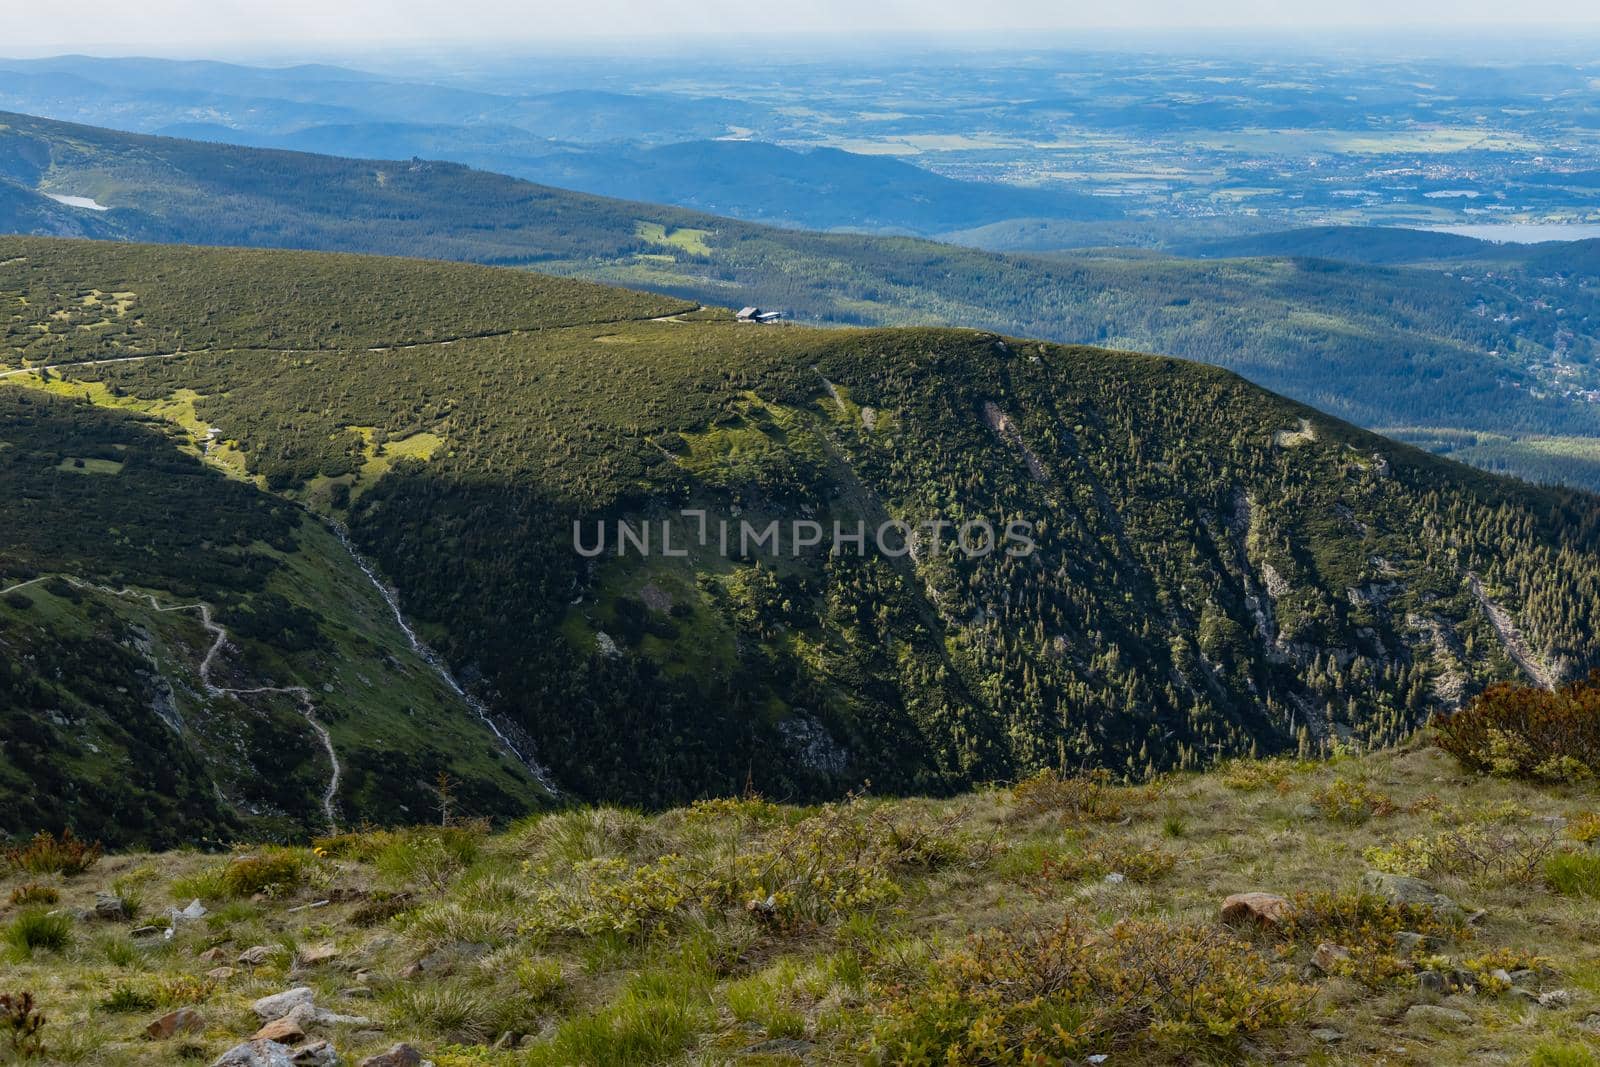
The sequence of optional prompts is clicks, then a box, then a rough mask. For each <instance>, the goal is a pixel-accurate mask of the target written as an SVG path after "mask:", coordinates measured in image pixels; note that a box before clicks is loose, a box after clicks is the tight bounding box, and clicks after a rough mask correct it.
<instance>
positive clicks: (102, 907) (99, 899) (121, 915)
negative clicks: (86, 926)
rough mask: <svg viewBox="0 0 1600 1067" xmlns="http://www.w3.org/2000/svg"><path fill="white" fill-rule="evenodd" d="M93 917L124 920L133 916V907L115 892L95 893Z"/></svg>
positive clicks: (107, 920)
mask: <svg viewBox="0 0 1600 1067" xmlns="http://www.w3.org/2000/svg"><path fill="white" fill-rule="evenodd" d="M94 917H95V918H96V919H101V920H104V921H105V922H124V921H126V920H128V919H131V918H133V908H132V906H130V905H129V904H128V902H127V901H126V900H123V899H122V898H121V897H119V896H117V894H115V893H96V894H95V895H94Z"/></svg>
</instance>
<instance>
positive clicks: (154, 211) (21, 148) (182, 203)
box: [0, 115, 1600, 484]
mask: <svg viewBox="0 0 1600 1067" xmlns="http://www.w3.org/2000/svg"><path fill="white" fill-rule="evenodd" d="M0 137H3V138H5V139H6V140H7V142H8V143H10V144H11V145H12V146H13V147H14V148H15V149H16V155H17V158H18V160H19V161H20V162H19V164H18V168H19V174H18V176H17V177H18V180H21V181H23V182H24V183H25V184H27V183H43V184H47V185H49V186H50V187H52V188H59V189H71V190H73V191H76V192H78V193H83V194H88V195H94V196H96V197H97V198H99V199H100V200H101V201H102V202H104V203H108V204H112V205H114V206H115V208H116V209H117V210H113V211H111V212H109V213H107V214H106V215H105V217H104V218H103V219H102V220H100V221H99V222H97V225H100V226H102V227H103V228H105V227H109V229H107V230H106V232H108V233H114V234H117V235H120V236H124V237H128V238H132V239H141V240H161V241H196V242H204V243H208V244H241V245H267V246H274V247H311V248H330V249H342V250H351V251H367V252H380V253H387V254H402V255H424V256H430V257H436V258H441V259H465V260H476V261H479V262H487V263H496V264H509V265H527V266H536V267H537V268H538V269H541V270H545V271H549V272H553V273H569V274H580V275H583V276H585V277H590V278H595V279H598V280H603V281H610V282H615V283H618V284H624V285H629V286H633V287H636V288H645V289H652V290H656V291H660V292H666V293H670V294H673V295H677V296H684V297H689V298H692V299H696V300H703V301H706V302H709V303H714V304H718V305H732V306H740V305H742V304H752V303H753V304H761V305H765V306H774V307H780V308H785V309H787V310H788V311H789V312H790V313H791V314H793V315H796V316H798V317H801V318H805V319H810V320H814V321H823V322H839V323H857V324H882V325H905V324H913V323H914V324H959V325H964V326H971V327H976V328H982V329H992V330H996V331H1000V332H1004V333H1013V334H1020V335H1025V336H1034V337H1043V338H1047V339H1051V340H1057V341H1064V342H1073V343H1093V344H1109V345H1118V346H1125V347H1130V348H1135V349H1140V350H1146V351H1158V352H1166V353H1171V354H1173V355H1178V356H1182V357H1184V358H1188V359H1198V360H1203V361H1206V362H1212V363H1216V364H1219V365H1222V366H1226V367H1229V368H1230V369H1233V370H1236V371H1239V372H1240V373H1243V374H1245V375H1246V376H1247V377H1250V378H1251V379H1252V380H1253V381H1257V382H1259V383H1260V384H1262V385H1265V386H1267V387H1268V388H1272V389H1276V390H1278V391H1281V392H1284V393H1286V394H1288V395H1290V396H1294V397H1295V398H1297V399H1300V400H1302V401H1305V402H1307V403H1311V404H1313V405H1315V406H1317V407H1319V408H1322V409H1323V410H1326V411H1329V412H1331V413H1333V414H1335V415H1338V416H1340V417H1343V418H1348V419H1351V420H1353V421H1357V422H1360V423H1362V424H1363V425H1367V426H1392V425H1438V426H1453V427H1465V428H1468V429H1479V430H1486V431H1492V432H1502V433H1503V432H1508V431H1517V432H1537V433H1547V434H1550V433H1558V434H1582V435H1586V436H1594V435H1596V434H1597V433H1600V422H1597V421H1596V416H1595V415H1594V412H1593V411H1592V409H1591V408H1590V407H1588V406H1586V405H1583V404H1579V403H1575V402H1573V401H1569V400H1565V399H1562V398H1560V397H1556V396H1539V395H1535V394H1537V393H1540V392H1542V390H1540V389H1539V388H1537V387H1538V384H1539V383H1538V381H1537V380H1536V378H1535V377H1534V376H1533V375H1532V374H1531V372H1530V370H1529V367H1530V366H1531V365H1532V364H1534V363H1536V362H1538V361H1540V360H1543V359H1546V358H1548V356H1549V353H1550V351H1551V349H1552V347H1553V346H1554V345H1556V332H1557V330H1558V328H1563V327H1564V328H1573V323H1579V324H1580V325H1578V326H1577V327H1576V335H1575V337H1574V338H1573V340H1572V343H1573V345H1574V346H1575V350H1577V351H1580V352H1584V353H1592V351H1593V338H1592V337H1591V336H1590V330H1589V328H1588V327H1587V326H1584V325H1581V323H1582V320H1583V319H1584V318H1585V316H1586V315H1587V310H1582V311H1573V312H1572V313H1571V315H1570V316H1569V317H1568V318H1566V319H1563V320H1561V321H1560V322H1558V321H1557V319H1556V316H1555V310H1554V308H1548V309H1543V310H1536V309H1534V308H1533V307H1532V306H1531V305H1532V300H1531V298H1525V295H1524V294H1521V293H1520V291H1519V286H1520V285H1521V284H1522V283H1521V282H1514V280H1513V281H1508V280H1507V279H1506V278H1504V277H1502V278H1500V279H1498V280H1495V279H1486V278H1483V277H1481V276H1476V277H1475V279H1474V280H1473V281H1472V282H1468V281H1465V280H1463V279H1460V278H1455V277H1451V276H1447V275H1445V274H1443V273H1440V272H1437V271H1433V270H1405V269H1388V268H1379V267H1359V266H1354V265H1343V266H1340V267H1337V268H1331V267H1329V266H1328V265H1327V264H1316V263H1309V262H1300V261H1287V260H1281V259H1267V260H1253V261H1244V262H1229V263H1207V262H1202V261H1196V260H1181V259H1174V258H1170V257H1159V258H1150V259H1147V260H1145V261H1143V262H1134V263H1129V262H1126V261H1123V260H1121V259H1117V258H1107V257H1104V256H1097V255H1093V254H1085V255H1075V256H1056V257H1022V256H1006V255H995V254H990V253H986V252H979V251H976V250H972V249H964V248H958V247H955V246H950V245H940V244H934V243H931V242H928V241H921V240H913V239H894V238H871V237H856V236H851V235H843V234H810V233H803V232H797V231H789V230H780V229H771V228H766V227H761V226H755V225H751V224H748V223H743V222H737V221H734V220H729V219H720V218H716V217H714V216H709V215H702V214H697V213H694V212H689V211H683V210H679V209H673V208H666V207H660V206H651V205H643V204H632V203H627V202H623V201H617V200H608V199H604V198H599V197H592V196H585V195H581V194H575V193H568V192H564V191H561V190H554V189H549V188H545V187H542V186H537V185H532V184H529V183H526V182H520V181H516V180H513V179H510V178H506V177H503V176H501V175H494V174H487V173H483V172H478V171H471V170H468V169H467V168H464V167H460V166H456V165H451V164H442V163H416V162H401V163H392V162H382V161H376V162H375V161H359V160H341V159H336V158H333V157H326V156H314V155H306V154H298V153H288V152H268V151H261V150H254V149H242V148H236V147H230V146H225V145H214V144H201V143H197V142H186V141H179V140H174V139H166V138H153V137H145V136H139V135H132V134H120V133H113V132H110V131H105V130H97V129H94V128H91V127H82V126H73V125H70V124H64V123H56V122H50V121H47V120H40V119H32V118H28V117H26V116H12V115H7V116H3V117H0ZM641 223H645V224H646V225H644V226H641ZM696 231H704V233H705V235H706V236H705V237H704V245H705V250H704V251H702V250H701V248H700V247H699V243H698V242H681V241H680V242H678V243H674V242H673V241H672V240H669V239H666V238H664V237H656V236H653V235H655V234H657V233H689V232H696ZM1342 240H1348V238H1342ZM1328 247H1329V248H1330V249H1331V250H1334V251H1337V250H1338V248H1339V247H1340V245H1339V244H1337V243H1334V244H1331V245H1329V246H1328ZM1268 250H1275V249H1272V248H1269V249H1268ZM1290 251H1292V249H1290ZM1296 254H1304V253H1303V252H1302V253H1296ZM1569 266H1570V264H1567V263H1565V262H1562V263H1559V264H1555V265H1554V266H1553V267H1551V268H1546V267H1543V266H1541V267H1539V268H1537V269H1534V268H1533V267H1532V266H1530V270H1531V271H1533V274H1535V275H1537V274H1540V273H1551V272H1552V271H1554V272H1561V271H1565V270H1566V269H1568V267H1569ZM1496 267H1497V269H1498V267H1499V265H1498V264H1496ZM1524 281H1525V279H1524ZM1568 297H1571V298H1574V299H1576V298H1578V294H1571V293H1569V294H1567V296H1565V297H1563V298H1562V299H1567V298H1568ZM1480 302H1482V303H1483V304H1485V305H1486V306H1487V308H1488V309H1489V312H1490V313H1489V314H1488V315H1487V316H1485V317H1483V318H1479V317H1478V315H1477V308H1478V305H1479V304H1480ZM1501 312H1504V313H1505V314H1507V316H1508V321H1505V322H1496V321H1494V317H1495V314H1496V313H1501ZM1513 316H1514V317H1515V321H1511V317H1513ZM1515 469H1517V470H1522V469H1524V468H1523V467H1521V466H1517V467H1516V468H1515ZM1527 469H1528V471H1529V472H1530V473H1542V472H1543V471H1545V470H1547V468H1542V467H1537V466H1530V467H1528V468H1527ZM1580 474H1581V472H1580ZM1580 484H1591V483H1589V482H1587V481H1585V482H1582V483H1580Z"/></svg>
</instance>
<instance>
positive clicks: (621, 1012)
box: [523, 985, 715, 1067]
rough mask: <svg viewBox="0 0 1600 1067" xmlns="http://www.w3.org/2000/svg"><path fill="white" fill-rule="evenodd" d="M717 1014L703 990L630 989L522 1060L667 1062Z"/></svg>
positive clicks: (623, 1065) (540, 1066)
mask: <svg viewBox="0 0 1600 1067" xmlns="http://www.w3.org/2000/svg"><path fill="white" fill-rule="evenodd" d="M714 1018H715V1017H714V1016H713V1015H712V1013H711V1009H710V1005H709V1003H708V1002H707V1000H706V998H705V996H704V994H703V992H702V991H701V990H699V989H696V988H693V987H690V988H684V987H683V986H681V985H680V986H679V987H678V988H666V989H662V988H651V989H639V988H630V989H627V990H624V991H623V992H622V994H621V995H619V996H618V997H617V998H616V999H615V1000H613V1001H612V1002H611V1003H609V1004H607V1005H605V1006H604V1007H602V1008H600V1009H599V1010H598V1011H594V1012H591V1013H589V1014H587V1015H579V1016H574V1017H572V1018H569V1019H567V1020H565V1021H564V1022H562V1023H561V1025H560V1026H558V1027H557V1028H556V1030H555V1033H553V1034H552V1035H551V1036H550V1038H549V1039H548V1040H547V1041H545V1042H543V1043H540V1044H536V1045H534V1046H533V1048H532V1049H530V1050H529V1052H528V1054H527V1058H526V1059H525V1060H524V1061H523V1062H524V1063H526V1064H528V1065H529V1067H546V1065H548V1067H556V1065H563V1067H564V1065H566V1064H572V1063H597V1064H598V1063H604V1064H608V1065H614V1067H644V1065H646V1064H654V1063H663V1062H667V1061H669V1060H672V1059H673V1058H674V1057H676V1056H679V1055H680V1054H681V1053H682V1052H683V1051H684V1050H685V1049H687V1048H688V1047H689V1046H690V1045H691V1044H692V1043H693V1042H694V1040H695V1038H696V1036H698V1034H699V1033H700V1031H701V1030H702V1029H703V1028H705V1027H708V1026H710V1025H711V1024H712V1023H713V1022H714Z"/></svg>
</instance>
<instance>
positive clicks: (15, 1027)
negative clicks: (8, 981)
mask: <svg viewBox="0 0 1600 1067" xmlns="http://www.w3.org/2000/svg"><path fill="white" fill-rule="evenodd" d="M46 1021H47V1020H46V1019H45V1017H44V1013H43V1012H41V1011H39V1009H38V1006H37V1005H35V1004H34V1002H33V994H32V993H27V992H23V993H0V1037H3V1038H5V1041H6V1044H7V1045H8V1046H10V1048H11V1054H12V1055H13V1056H15V1057H17V1058H18V1059H31V1058H33V1057H35V1056H43V1055H44V1038H43V1037H42V1036H41V1035H40V1031H42V1030H43V1029H44V1024H45V1022H46Z"/></svg>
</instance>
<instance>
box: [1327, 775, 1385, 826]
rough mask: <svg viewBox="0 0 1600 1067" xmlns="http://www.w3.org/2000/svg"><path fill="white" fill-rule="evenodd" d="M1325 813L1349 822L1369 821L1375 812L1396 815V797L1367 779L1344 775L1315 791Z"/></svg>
mask: <svg viewBox="0 0 1600 1067" xmlns="http://www.w3.org/2000/svg"><path fill="white" fill-rule="evenodd" d="M1311 802H1312V803H1313V804H1315V805H1316V806H1317V808H1318V809H1319V810H1320V811H1321V812H1322V814H1323V816H1324V817H1325V818H1328V819H1332V820H1334V821H1335V822H1342V823H1345V824H1347V825H1355V824H1357V823H1363V822H1366V821H1367V820H1368V819H1370V818H1372V817H1373V816H1374V815H1393V814H1394V812H1395V810H1396V809H1395V805H1394V801H1392V800H1390V799H1389V798H1388V797H1387V796H1385V795H1384V794H1383V793H1380V792H1378V791H1377V790H1376V789H1373V788H1372V787H1371V786H1369V785H1367V783H1365V782H1359V781H1354V780H1352V779H1349V778H1340V779H1338V780H1337V781H1335V782H1334V783H1333V784H1332V785H1329V786H1327V787H1326V788H1324V789H1319V790H1317V791H1316V792H1315V793H1313V794H1312V795H1311Z"/></svg>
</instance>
